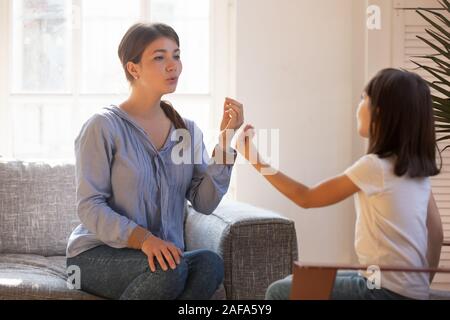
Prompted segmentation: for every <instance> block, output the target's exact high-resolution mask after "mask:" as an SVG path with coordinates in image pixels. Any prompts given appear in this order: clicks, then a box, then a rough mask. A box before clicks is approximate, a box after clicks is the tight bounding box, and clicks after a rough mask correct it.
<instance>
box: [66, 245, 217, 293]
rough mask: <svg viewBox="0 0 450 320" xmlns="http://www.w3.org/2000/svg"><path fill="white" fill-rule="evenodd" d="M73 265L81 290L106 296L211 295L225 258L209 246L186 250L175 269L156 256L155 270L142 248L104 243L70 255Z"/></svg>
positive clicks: (70, 263)
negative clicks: (207, 248) (153, 270)
mask: <svg viewBox="0 0 450 320" xmlns="http://www.w3.org/2000/svg"><path fill="white" fill-rule="evenodd" d="M71 265H75V266H78V267H79V268H80V271H81V273H80V276H81V290H83V291H86V292H89V293H91V294H94V295H97V296H100V297H103V298H107V299H123V300H150V299H151V300H169V299H180V300H200V299H210V298H211V297H212V295H213V294H214V292H215V291H216V290H217V288H218V287H219V285H220V284H221V283H222V281H223V276H224V268H223V260H222V258H221V257H220V256H219V255H217V254H216V253H214V252H213V251H210V250H195V251H188V252H184V253H183V257H182V259H181V262H180V264H179V265H177V267H176V268H175V269H174V270H172V269H170V267H169V269H168V270H167V271H163V270H162V269H161V267H160V266H159V264H158V262H157V261H156V259H155V265H156V271H155V272H152V271H151V270H150V268H149V265H148V259H147V256H146V255H145V254H144V253H143V252H142V251H140V250H134V249H129V248H125V249H116V248H112V247H109V246H106V245H102V246H98V247H95V248H93V249H90V250H87V251H85V252H83V253H81V254H79V255H77V256H75V257H73V258H68V259H67V266H71Z"/></svg>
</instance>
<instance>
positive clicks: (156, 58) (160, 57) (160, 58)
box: [154, 56, 164, 60]
mask: <svg viewBox="0 0 450 320" xmlns="http://www.w3.org/2000/svg"><path fill="white" fill-rule="evenodd" d="M162 59H164V57H162V56H158V57H155V58H154V60H162Z"/></svg>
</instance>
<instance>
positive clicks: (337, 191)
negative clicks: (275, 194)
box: [252, 156, 359, 209]
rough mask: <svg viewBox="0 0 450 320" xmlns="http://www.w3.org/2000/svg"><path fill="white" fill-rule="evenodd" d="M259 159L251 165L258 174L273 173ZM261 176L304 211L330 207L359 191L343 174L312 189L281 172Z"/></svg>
mask: <svg viewBox="0 0 450 320" xmlns="http://www.w3.org/2000/svg"><path fill="white" fill-rule="evenodd" d="M259 158H260V157H259V156H258V160H257V161H256V162H255V163H252V165H253V166H254V167H255V169H256V170H258V172H261V170H263V169H264V170H269V172H270V171H271V172H274V171H273V169H272V168H270V165H267V164H264V163H262V162H261V160H260V159H259ZM263 176H264V178H265V179H266V180H267V181H269V182H270V184H271V185H273V186H274V187H275V188H276V189H277V190H278V191H280V192H281V193H282V194H284V195H285V196H286V197H287V198H288V199H289V200H291V201H293V202H294V203H296V204H297V205H298V206H300V207H302V208H305V209H309V208H320V207H326V206H330V205H333V204H335V203H338V202H340V201H342V200H345V199H346V198H348V197H350V196H351V195H353V194H354V193H356V192H358V191H359V188H358V187H357V186H356V185H355V184H354V183H353V182H352V181H351V180H350V179H349V178H348V177H347V176H346V175H345V174H342V175H339V176H336V177H333V178H331V179H328V180H325V181H323V182H321V183H319V184H317V185H316V186H314V187H312V188H309V187H307V186H305V185H303V184H302V183H300V182H297V181H295V180H294V179H292V178H290V177H288V176H287V175H285V174H284V173H282V172H281V171H278V172H277V173H276V174H273V175H263Z"/></svg>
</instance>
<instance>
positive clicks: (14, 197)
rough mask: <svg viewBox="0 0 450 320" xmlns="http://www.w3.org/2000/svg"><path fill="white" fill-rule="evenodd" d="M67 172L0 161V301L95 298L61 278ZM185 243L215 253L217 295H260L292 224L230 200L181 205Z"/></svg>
mask: <svg viewBox="0 0 450 320" xmlns="http://www.w3.org/2000/svg"><path fill="white" fill-rule="evenodd" d="M74 174H75V169H74V165H73V164H68V163H51V162H46V163H43V162H21V161H16V160H6V159H2V158H0V299H83V300H84V299H89V300H90V299H100V297H96V296H93V295H91V294H88V293H86V292H83V291H81V290H72V289H69V288H68V286H67V282H66V279H67V274H66V258H65V249H66V243H67V239H68V236H69V234H70V232H71V231H72V230H73V228H74V227H75V226H76V225H78V224H79V220H78V217H77V215H76V211H75V177H74ZM185 243H186V248H187V250H193V249H197V248H208V249H211V250H214V251H215V252H217V253H219V254H220V255H221V256H222V257H223V259H224V262H225V279H224V284H223V286H222V287H221V289H220V290H218V292H216V294H215V298H217V299H220V298H225V295H226V298H227V299H263V298H264V294H265V290H266V288H267V286H268V285H269V284H270V283H271V282H273V281H275V280H278V279H281V278H283V277H285V276H286V275H288V274H290V273H291V272H292V265H293V262H294V261H295V260H296V259H297V240H296V235H295V228H294V223H293V222H292V221H290V220H288V219H286V218H283V217H281V216H280V215H278V214H276V213H274V212H270V211H267V210H263V209H259V208H256V207H253V206H250V205H247V204H243V203H238V202H223V203H221V205H220V206H219V207H218V208H217V209H216V210H215V212H214V213H213V214H211V215H202V214H199V213H197V212H195V210H193V209H192V208H191V207H187V208H186V218H185Z"/></svg>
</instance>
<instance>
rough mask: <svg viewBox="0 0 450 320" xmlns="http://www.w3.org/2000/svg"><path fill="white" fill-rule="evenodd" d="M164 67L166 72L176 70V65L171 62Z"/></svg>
mask: <svg viewBox="0 0 450 320" xmlns="http://www.w3.org/2000/svg"><path fill="white" fill-rule="evenodd" d="M166 69H167V72H173V71H176V70H177V66H176V64H174V63H173V64H169V65H168V66H167V68H166Z"/></svg>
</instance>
